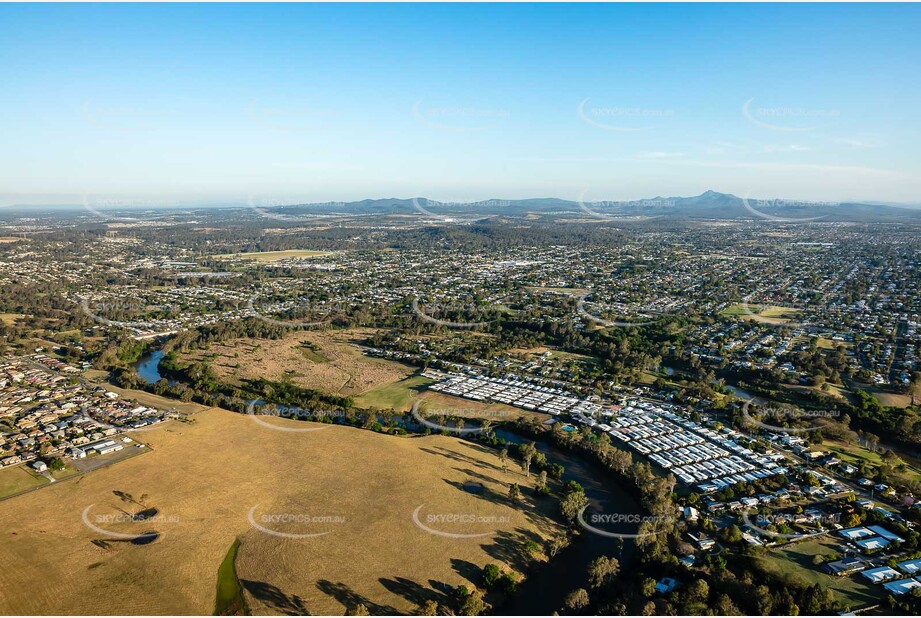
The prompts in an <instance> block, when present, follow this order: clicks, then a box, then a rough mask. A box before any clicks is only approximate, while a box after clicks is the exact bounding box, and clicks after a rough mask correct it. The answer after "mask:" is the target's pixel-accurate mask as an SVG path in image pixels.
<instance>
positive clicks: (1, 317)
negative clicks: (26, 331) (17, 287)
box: [0, 313, 26, 326]
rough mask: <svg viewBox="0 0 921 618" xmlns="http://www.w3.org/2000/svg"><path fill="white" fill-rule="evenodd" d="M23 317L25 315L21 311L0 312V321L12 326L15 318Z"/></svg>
mask: <svg viewBox="0 0 921 618" xmlns="http://www.w3.org/2000/svg"><path fill="white" fill-rule="evenodd" d="M24 317H26V316H25V314H22V313H0V323H2V324H6V325H7V326H12V325H13V324H15V323H16V320H20V319H22V318H24Z"/></svg>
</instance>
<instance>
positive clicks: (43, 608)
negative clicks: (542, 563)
mask: <svg viewBox="0 0 921 618" xmlns="http://www.w3.org/2000/svg"><path fill="white" fill-rule="evenodd" d="M194 419H195V420H194V422H193V423H178V422H172V423H168V424H166V425H164V426H163V427H161V428H158V429H156V430H153V431H149V432H145V433H144V435H143V438H144V440H145V441H146V442H148V443H149V444H150V445H151V447H152V449H153V450H152V451H151V452H148V453H147V454H146V455H144V456H143V457H136V458H132V459H129V460H126V461H124V462H120V463H118V464H116V465H113V466H111V467H107V468H105V469H101V470H96V471H94V472H92V473H89V474H87V475H84V476H82V477H80V478H77V479H72V480H67V481H61V482H59V483H55V484H53V485H50V486H48V487H45V488H42V489H40V490H38V491H35V492H32V493H30V494H26V495H23V496H19V497H17V498H14V499H11V500H8V501H5V502H2V503H0V565H2V568H0V591H2V594H0V614H100V613H102V614H104V613H121V614H210V613H211V612H212V611H213V609H214V600H215V586H216V582H217V569H218V566H219V564H220V563H221V561H222V560H223V558H224V556H225V555H226V553H227V551H228V548H230V546H231V544H232V543H233V542H234V539H236V538H239V539H240V540H241V546H240V549H239V554H238V557H237V573H238V576H239V578H240V580H241V581H242V582H243V585H244V588H245V590H246V597H247V601H248V603H249V605H250V608H251V610H252V611H253V613H255V614H281V613H297V614H307V613H311V614H334V615H335V614H342V613H343V612H344V611H345V609H346V606H347V605H350V604H353V603H357V602H362V603H364V604H365V605H366V606H367V607H369V608H370V609H371V611H372V613H375V612H378V613H380V612H396V613H408V612H412V611H413V610H414V608H415V607H416V605H417V604H418V603H421V602H422V601H423V600H424V599H425V598H435V599H437V598H439V596H440V595H441V594H443V593H442V592H441V591H440V589H439V588H440V583H439V582H444V583H447V584H449V585H458V584H461V583H464V584H467V585H469V584H470V583H471V580H472V581H476V580H477V577H478V570H479V568H480V567H482V566H483V565H484V564H486V563H488V562H494V563H497V564H507V565H513V566H519V565H520V563H519V560H520V558H519V550H520V547H521V545H522V542H523V541H524V540H525V539H528V538H533V539H536V540H538V539H539V538H540V537H541V536H543V537H547V536H549V535H550V534H551V533H554V532H557V531H558V526H557V524H555V523H554V521H553V520H552V519H551V518H550V517H548V515H547V513H551V512H554V511H555V510H556V507H555V505H556V500H554V499H545V500H542V501H540V502H539V503H538V504H537V505H535V504H534V503H532V502H531V500H532V499H531V498H530V497H526V498H525V499H524V500H525V502H524V503H523V504H521V505H517V506H516V505H512V504H510V503H509V502H508V500H507V498H506V496H507V487H508V484H509V483H510V482H518V483H520V484H521V486H522V487H525V486H527V485H529V484H531V483H533V478H532V479H531V480H530V481H528V480H526V479H525V478H524V476H523V475H522V474H521V472H520V471H519V470H518V469H517V467H516V468H515V469H514V470H512V469H511V468H510V471H509V472H504V471H503V470H502V469H501V468H500V466H499V461H498V457H497V456H496V455H495V454H494V453H493V452H492V451H490V450H488V449H484V448H482V447H480V446H478V445H475V444H471V443H468V442H464V441H461V440H458V439H456V438H452V437H445V436H428V437H412V438H410V437H403V438H400V437H394V436H386V435H380V434H375V433H372V432H369V431H364V430H360V429H353V428H348V427H341V426H330V425H320V424H313V423H304V422H297V421H290V420H284V419H260V420H264V421H265V422H271V423H275V424H278V425H279V426H282V427H285V428H289V429H305V428H310V429H316V431H276V430H273V429H270V428H267V427H264V426H262V425H260V424H259V423H256V422H254V420H253V419H252V418H248V417H246V416H244V415H239V414H234V413H231V412H227V411H223V410H218V409H209V410H207V411H204V412H201V413H198V414H196V415H195V417H194ZM471 482H473V483H479V484H481V485H482V491H481V492H480V493H477V494H473V493H470V492H468V491H465V488H464V484H465V483H471ZM525 493H526V494H528V495H529V492H527V491H525ZM417 509H418V511H417ZM414 511H415V512H416V513H417V515H416V520H417V521H418V522H419V523H420V524H421V525H423V526H427V527H428V528H430V529H432V530H435V531H437V532H440V533H447V534H449V535H450V534H455V535H482V536H472V537H463V538H456V537H450V536H444V535H442V534H435V533H432V532H427V531H425V530H423V528H422V527H420V526H419V525H417V524H416V523H414V517H413V513H414ZM138 513H146V515H147V516H148V519H147V520H146V521H136V517H137V514H138ZM452 514H454V515H456V514H471V515H473V516H474V521H461V522H458V521H454V522H451V521H448V519H450V518H451V517H450V516H451V515H452ZM445 516H447V518H446V517H445ZM254 524H255V525H254ZM90 526H95V527H96V528H97V529H98V530H93V529H91V527H90ZM257 526H260V527H262V528H264V529H265V530H267V531H271V532H281V533H283V534H282V535H276V534H272V533H270V532H263V531H260V530H259V529H257ZM112 533H116V534H123V535H129V537H131V536H136V535H140V534H147V533H150V534H151V536H150V537H147V538H146V539H141V540H133V541H132V540H131V539H130V538H118V537H115V536H113V535H112ZM310 535H320V536H310ZM142 541H149V542H142Z"/></svg>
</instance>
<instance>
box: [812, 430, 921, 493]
mask: <svg viewBox="0 0 921 618" xmlns="http://www.w3.org/2000/svg"><path fill="white" fill-rule="evenodd" d="M821 448H823V449H827V450H829V451H831V452H833V453H834V454H835V456H836V457H837V458H838V459H840V460H841V461H843V462H845V463H849V464H851V465H854V466H859V465H860V464H861V463H864V462H865V463H867V464H869V465H871V466H879V465H880V464H882V463H884V460H883V457H882V455H880V454H879V453H877V452H875V451H871V450H870V449H867V448H864V447H862V446H860V445H859V444H852V443H849V442H844V441H842V440H831V439H828V438H826V439H825V440H824V441H823V442H822V446H821ZM900 458H901V459H902V461H903V463H905V467H904V468H896V469H893V470H892V471H891V472H890V473H889V475H890V476H891V477H892V479H893V480H896V481H897V482H902V483H905V482H913V483H918V482H921V469H919V468H918V460H917V459H915V458H914V457H911V456H910V455H909V456H905V455H903V456H901V457H900Z"/></svg>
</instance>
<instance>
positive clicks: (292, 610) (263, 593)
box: [240, 579, 310, 616]
mask: <svg viewBox="0 0 921 618" xmlns="http://www.w3.org/2000/svg"><path fill="white" fill-rule="evenodd" d="M240 584H242V585H243V588H244V589H246V591H247V592H248V593H250V594H251V595H253V597H254V598H256V599H259V601H261V602H262V603H265V604H266V605H267V606H269V608H270V609H271V610H272V611H274V612H278V613H279V614H282V615H284V616H309V615H310V612H309V611H307V606H306V605H304V602H303V601H302V600H301V598H300V597H299V596H297V595H290V596H289V595H287V594H285V593H284V592H282V591H281V589H280V588H279V587H278V586H273V585H272V584H269V583H267V582H254V581H251V580H248V579H243V580H240Z"/></svg>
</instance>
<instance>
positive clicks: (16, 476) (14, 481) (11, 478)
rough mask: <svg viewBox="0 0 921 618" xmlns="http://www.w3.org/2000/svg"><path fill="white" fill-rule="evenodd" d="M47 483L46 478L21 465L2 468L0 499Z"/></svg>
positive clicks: (0, 472) (0, 471)
mask: <svg viewBox="0 0 921 618" xmlns="http://www.w3.org/2000/svg"><path fill="white" fill-rule="evenodd" d="M47 484H48V479H46V478H45V477H43V476H38V475H36V474H33V473H31V472H29V471H28V470H27V469H26V468H25V467H23V466H12V467H9V468H3V469H2V470H0V499H2V498H5V497H6V496H12V495H13V494H18V493H19V492H22V491H26V490H28V489H32V488H34V487H40V486H42V485H47Z"/></svg>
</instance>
